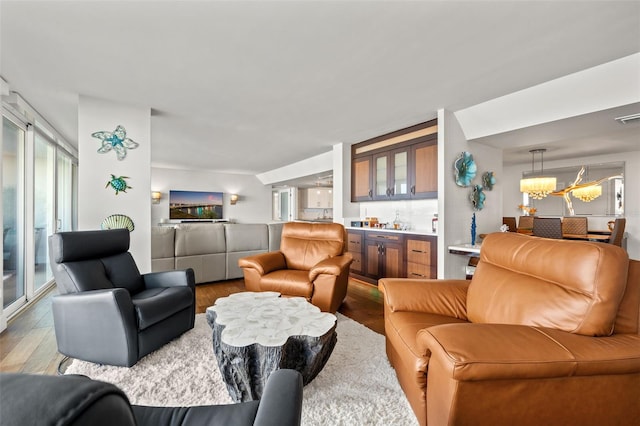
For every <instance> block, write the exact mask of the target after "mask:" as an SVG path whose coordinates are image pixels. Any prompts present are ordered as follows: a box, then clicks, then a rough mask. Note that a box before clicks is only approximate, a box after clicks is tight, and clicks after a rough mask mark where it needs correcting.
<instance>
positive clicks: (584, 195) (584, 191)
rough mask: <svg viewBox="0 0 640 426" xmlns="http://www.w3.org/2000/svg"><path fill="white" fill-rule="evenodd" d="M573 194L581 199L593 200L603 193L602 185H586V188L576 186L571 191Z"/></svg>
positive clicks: (586, 201) (585, 200)
mask: <svg viewBox="0 0 640 426" xmlns="http://www.w3.org/2000/svg"><path fill="white" fill-rule="evenodd" d="M571 194H572V195H573V196H574V197H576V198H577V199H579V200H580V201H584V202H585V203H588V202H589V201H593V200H595V199H596V198H598V197H599V196H601V195H602V186H600V185H591V186H585V187H584V188H576V189H574V190H573V191H571Z"/></svg>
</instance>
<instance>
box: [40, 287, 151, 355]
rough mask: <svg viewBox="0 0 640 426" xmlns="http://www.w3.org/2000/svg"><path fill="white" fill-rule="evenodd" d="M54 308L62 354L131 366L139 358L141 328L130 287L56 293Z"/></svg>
mask: <svg viewBox="0 0 640 426" xmlns="http://www.w3.org/2000/svg"><path fill="white" fill-rule="evenodd" d="M51 309H52V311H53V320H54V326H55V332H56V341H57V343H58V351H59V352H60V353H63V354H65V355H69V356H71V357H73V358H80V359H90V360H99V361H100V362H101V363H104V364H109V365H119V366H127V367H128V366H131V365H133V364H135V362H136V361H137V359H138V327H137V323H136V315H135V309H134V307H133V303H132V302H131V296H130V294H129V292H128V291H127V290H126V289H124V288H114V289H106V290H93V291H85V292H82V293H72V294H63V295H59V296H54V297H53V298H52V303H51ZM95 362H98V361H95Z"/></svg>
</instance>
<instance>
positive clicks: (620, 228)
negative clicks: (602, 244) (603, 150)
mask: <svg viewBox="0 0 640 426" xmlns="http://www.w3.org/2000/svg"><path fill="white" fill-rule="evenodd" d="M626 224H627V219H625V218H623V217H621V218H618V219H616V221H615V223H614V224H613V231H611V237H609V244H613V245H616V246H618V247H622V237H623V236H624V228H625V226H626Z"/></svg>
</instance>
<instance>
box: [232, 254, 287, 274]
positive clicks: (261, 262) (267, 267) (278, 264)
mask: <svg viewBox="0 0 640 426" xmlns="http://www.w3.org/2000/svg"><path fill="white" fill-rule="evenodd" d="M238 266H240V267H241V268H250V269H255V270H256V271H258V273H259V274H260V275H265V274H268V273H269V272H273V271H277V270H279V269H287V262H286V260H285V258H284V254H282V252H280V251H270V252H267V253H260V254H256V255H253V256H247V257H243V258H242V259H238Z"/></svg>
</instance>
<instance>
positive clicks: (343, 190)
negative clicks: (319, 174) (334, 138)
mask: <svg viewBox="0 0 640 426" xmlns="http://www.w3.org/2000/svg"><path fill="white" fill-rule="evenodd" d="M359 204H360V203H352V202H351V145H347V144H344V143H339V144H335V145H334V146H333V221H334V222H338V223H342V224H343V225H346V226H349V225H350V224H351V222H350V220H351V219H353V220H357V219H358V214H359V210H360V206H359Z"/></svg>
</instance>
